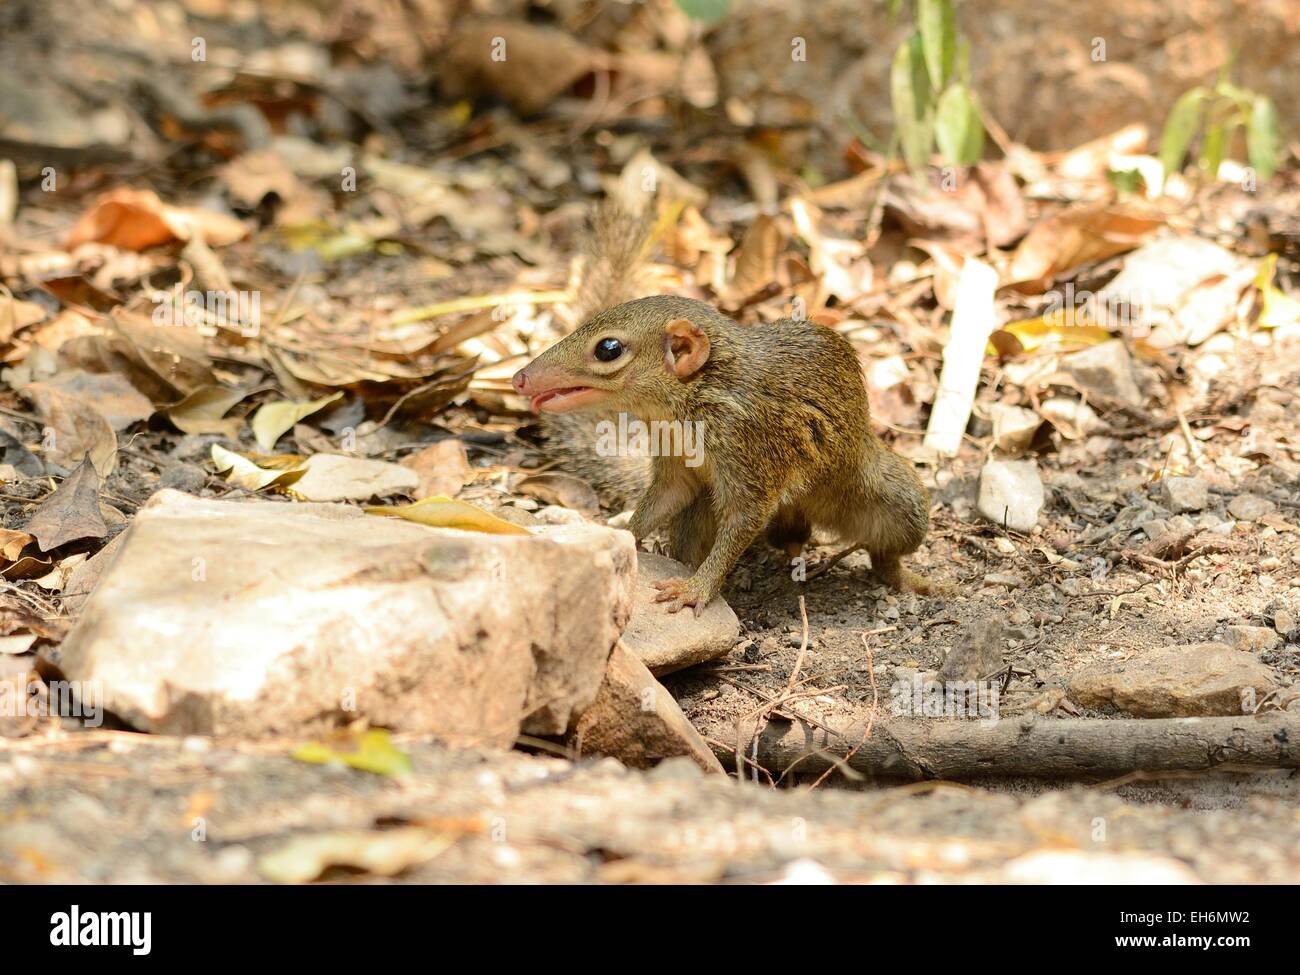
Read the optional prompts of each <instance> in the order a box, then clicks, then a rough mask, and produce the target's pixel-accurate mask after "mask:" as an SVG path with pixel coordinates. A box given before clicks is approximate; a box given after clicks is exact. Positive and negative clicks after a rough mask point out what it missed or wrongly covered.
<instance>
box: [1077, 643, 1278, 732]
mask: <svg viewBox="0 0 1300 975" xmlns="http://www.w3.org/2000/svg"><path fill="white" fill-rule="evenodd" d="M1273 686H1274V678H1273V672H1272V670H1271V669H1270V668H1269V667H1268V666H1267V665H1266V664H1264V663H1261V662H1260V660H1259V659H1258V658H1257V657H1254V656H1252V655H1251V654H1249V653H1243V652H1242V651H1240V650H1234V649H1233V648H1232V647H1229V646H1225V645H1224V644H1222V643H1193V644H1189V645H1185V646H1170V647H1159V648H1156V649H1152V650H1147V651H1145V652H1143V653H1139V654H1136V655H1134V656H1132V657H1130V658H1129V659H1128V660H1101V661H1098V662H1097V663H1094V664H1091V665H1090V666H1088V667H1085V668H1084V669H1083V670H1082V671H1080V672H1079V673H1078V674H1075V675H1074V677H1073V678H1072V679H1071V681H1070V697H1071V698H1072V699H1073V700H1074V701H1076V702H1077V703H1079V704H1081V705H1083V706H1084V707H1086V708H1098V709H1100V710H1109V709H1111V708H1113V709H1115V710H1117V711H1123V712H1125V713H1127V714H1132V715H1135V716H1136V717H1139V718H1183V717H1198V716H1206V715H1224V716H1230V715H1237V714H1247V713H1250V711H1251V710H1252V709H1253V708H1254V706H1255V705H1256V704H1257V703H1258V702H1259V701H1261V700H1263V698H1264V695H1266V694H1267V693H1268V692H1269V691H1271V690H1272V689H1273Z"/></svg>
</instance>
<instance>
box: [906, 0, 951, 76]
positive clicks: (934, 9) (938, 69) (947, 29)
mask: <svg viewBox="0 0 1300 975" xmlns="http://www.w3.org/2000/svg"><path fill="white" fill-rule="evenodd" d="M916 26H917V27H918V28H920V31H921V46H922V48H923V49H924V51H925V68H926V71H928V72H929V75H930V84H931V86H932V87H933V88H934V90H935V91H938V90H939V89H940V88H942V87H943V86H944V85H946V84H947V83H948V79H950V78H951V77H952V66H953V59H954V57H955V56H956V52H957V24H956V18H954V17H953V12H952V3H951V0H916Z"/></svg>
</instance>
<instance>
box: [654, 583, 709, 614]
mask: <svg viewBox="0 0 1300 975" xmlns="http://www.w3.org/2000/svg"><path fill="white" fill-rule="evenodd" d="M651 585H653V586H654V587H655V588H656V589H658V590H659V595H657V596H655V602H657V603H668V612H670V613H676V612H678V611H679V610H681V609H682V608H683V607H686V606H694V607H695V615H696V616H699V615H700V614H701V613H703V612H704V607H705V606H707V605H708V604H709V600H710V599H712V598H713V594H712V593H710V592H708V591H707V590H706V589H705V587H704V586H702V585H700V584H699V583H698V582H696V580H695V579H694V578H690V579H661V580H659V581H658V582H653V583H651Z"/></svg>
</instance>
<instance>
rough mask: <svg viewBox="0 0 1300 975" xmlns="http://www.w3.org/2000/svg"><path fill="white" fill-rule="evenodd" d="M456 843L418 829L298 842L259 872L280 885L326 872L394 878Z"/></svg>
mask: <svg viewBox="0 0 1300 975" xmlns="http://www.w3.org/2000/svg"><path fill="white" fill-rule="evenodd" d="M458 838H459V837H458V836H456V835H450V834H446V833H436V832H431V831H430V830H427V829H422V828H421V827H418V826H409V827H404V828H402V829H386V830H378V831H371V832H367V831H361V830H357V831H353V832H338V833H320V834H317V835H314V836H299V837H296V838H295V839H292V840H290V841H289V842H288V843H286V844H285V845H284V846H282V847H280V848H279V849H278V850H275V851H273V852H271V853H268V854H266V855H265V856H263V857H262V858H261V859H259V860H258V861H257V869H258V871H259V872H260V873H261V874H262V876H263V877H265V878H266V879H267V880H271V881H274V882H275V883H281V884H305V883H308V882H310V881H312V880H315V879H316V878H318V877H319V876H321V874H323V873H325V871H326V870H328V869H329V868H330V867H348V868H351V869H354V870H362V871H364V872H366V873H372V874H377V875H378V876H381V877H392V876H395V875H396V874H399V873H401V872H402V871H403V870H406V869H408V868H409V867H413V866H416V865H418V864H421V863H426V862H428V861H429V860H432V859H433V858H434V857H436V856H438V855H439V854H440V853H442V852H444V851H445V850H447V849H448V848H449V847H451V845H452V844H453V843H455V842H456V840H457V839H458Z"/></svg>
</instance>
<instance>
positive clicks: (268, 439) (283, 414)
mask: <svg viewBox="0 0 1300 975" xmlns="http://www.w3.org/2000/svg"><path fill="white" fill-rule="evenodd" d="M342 398H343V394H342V393H341V392H339V393H334V394H332V395H330V396H326V397H324V398H322V399H314V400H311V401H309V402H307V403H293V402H290V401H288V400H286V401H284V402H281V403H267V404H266V405H265V406H263V407H262V408H261V409H259V410H258V411H257V413H256V414H254V416H253V437H254V438H255V439H256V440H257V445H258V446H259V447H261V448H262V449H263V450H271V449H272V448H274V447H275V442H276V441H277V440H279V439H280V437H282V436H283V435H284V433H285V431H287V430H290V429H292V427H293V425H294V424H295V423H297V422H298V421H299V420H301V419H302V418H303V417H305V416H311V415H312V414H313V413H315V412H316V411H317V410H319V409H321V408H323V407H325V406H328V405H329V404H330V403H333V402H334V401H335V400H337V399H342Z"/></svg>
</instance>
